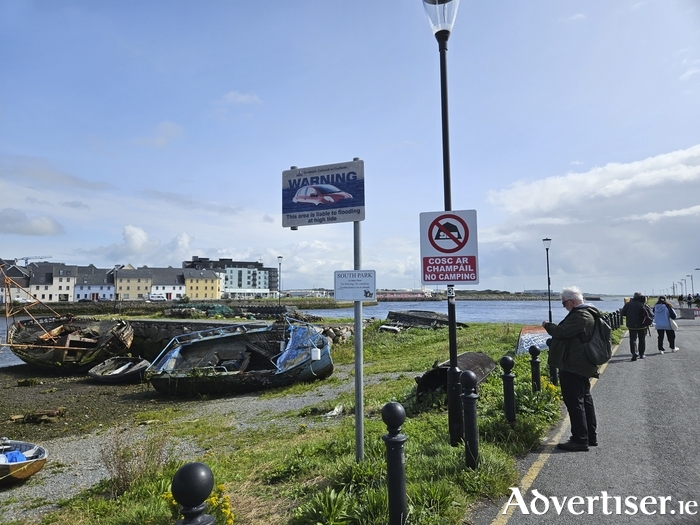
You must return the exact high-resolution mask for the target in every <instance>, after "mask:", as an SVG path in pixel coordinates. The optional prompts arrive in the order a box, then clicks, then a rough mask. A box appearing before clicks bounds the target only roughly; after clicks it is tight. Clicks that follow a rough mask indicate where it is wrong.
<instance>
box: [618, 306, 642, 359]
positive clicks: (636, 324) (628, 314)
mask: <svg viewBox="0 0 700 525" xmlns="http://www.w3.org/2000/svg"><path fill="white" fill-rule="evenodd" d="M646 302H647V298H646V297H644V296H643V295H642V294H641V293H640V292H634V296H633V297H632V299H631V300H629V301H627V302H626V303H625V305H624V306H623V307H622V311H621V312H620V314H621V315H623V316H624V317H625V324H626V325H627V329H628V330H629V335H630V352H632V361H636V360H637V358H639V359H644V354H645V352H646V349H647V344H646V337H647V327H646V326H642V312H643V311H644V303H646ZM637 339H639V346H637Z"/></svg>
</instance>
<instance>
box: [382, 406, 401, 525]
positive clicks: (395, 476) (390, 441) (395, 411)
mask: <svg viewBox="0 0 700 525" xmlns="http://www.w3.org/2000/svg"><path fill="white" fill-rule="evenodd" d="M382 421H384V424H385V425H386V429H387V430H388V431H389V433H388V434H384V435H383V436H382V439H383V440H384V443H386V482H387V489H388V493H389V525H404V524H405V523H406V512H407V507H406V472H405V470H404V455H403V444H404V443H405V442H406V439H407V438H406V436H404V435H403V434H402V433H401V425H403V422H404V421H406V411H405V410H404V408H403V406H402V405H401V403H397V402H395V401H392V402H390V403H387V404H386V405H384V406H383V407H382Z"/></svg>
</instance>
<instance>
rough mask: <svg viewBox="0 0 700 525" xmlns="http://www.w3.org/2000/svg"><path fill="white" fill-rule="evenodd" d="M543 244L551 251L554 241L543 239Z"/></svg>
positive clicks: (547, 238)
mask: <svg viewBox="0 0 700 525" xmlns="http://www.w3.org/2000/svg"><path fill="white" fill-rule="evenodd" d="M542 244H544V249H545V250H549V247H550V246H551V245H552V239H550V238H549V237H546V238H544V239H542Z"/></svg>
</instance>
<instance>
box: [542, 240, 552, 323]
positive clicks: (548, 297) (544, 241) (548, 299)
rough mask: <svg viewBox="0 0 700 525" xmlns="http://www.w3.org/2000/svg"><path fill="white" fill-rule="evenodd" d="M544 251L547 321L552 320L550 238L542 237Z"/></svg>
mask: <svg viewBox="0 0 700 525" xmlns="http://www.w3.org/2000/svg"><path fill="white" fill-rule="evenodd" d="M542 244H544V251H545V252H546V254H547V301H548V302H549V322H550V323H551V322H552V280H551V279H550V278H549V247H550V246H551V245H552V239H550V238H548V237H546V238H544V239H542Z"/></svg>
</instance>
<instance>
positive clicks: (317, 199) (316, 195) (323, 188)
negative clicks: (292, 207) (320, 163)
mask: <svg viewBox="0 0 700 525" xmlns="http://www.w3.org/2000/svg"><path fill="white" fill-rule="evenodd" d="M343 199H352V195H350V194H349V193H348V192H346V191H343V190H341V189H339V188H336V187H335V186H333V185H332V184H315V185H312V186H304V187H302V188H299V190H298V191H297V193H296V195H294V198H293V199H292V202H294V203H297V204H316V205H319V204H333V203H335V202H338V201H342V200H343Z"/></svg>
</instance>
